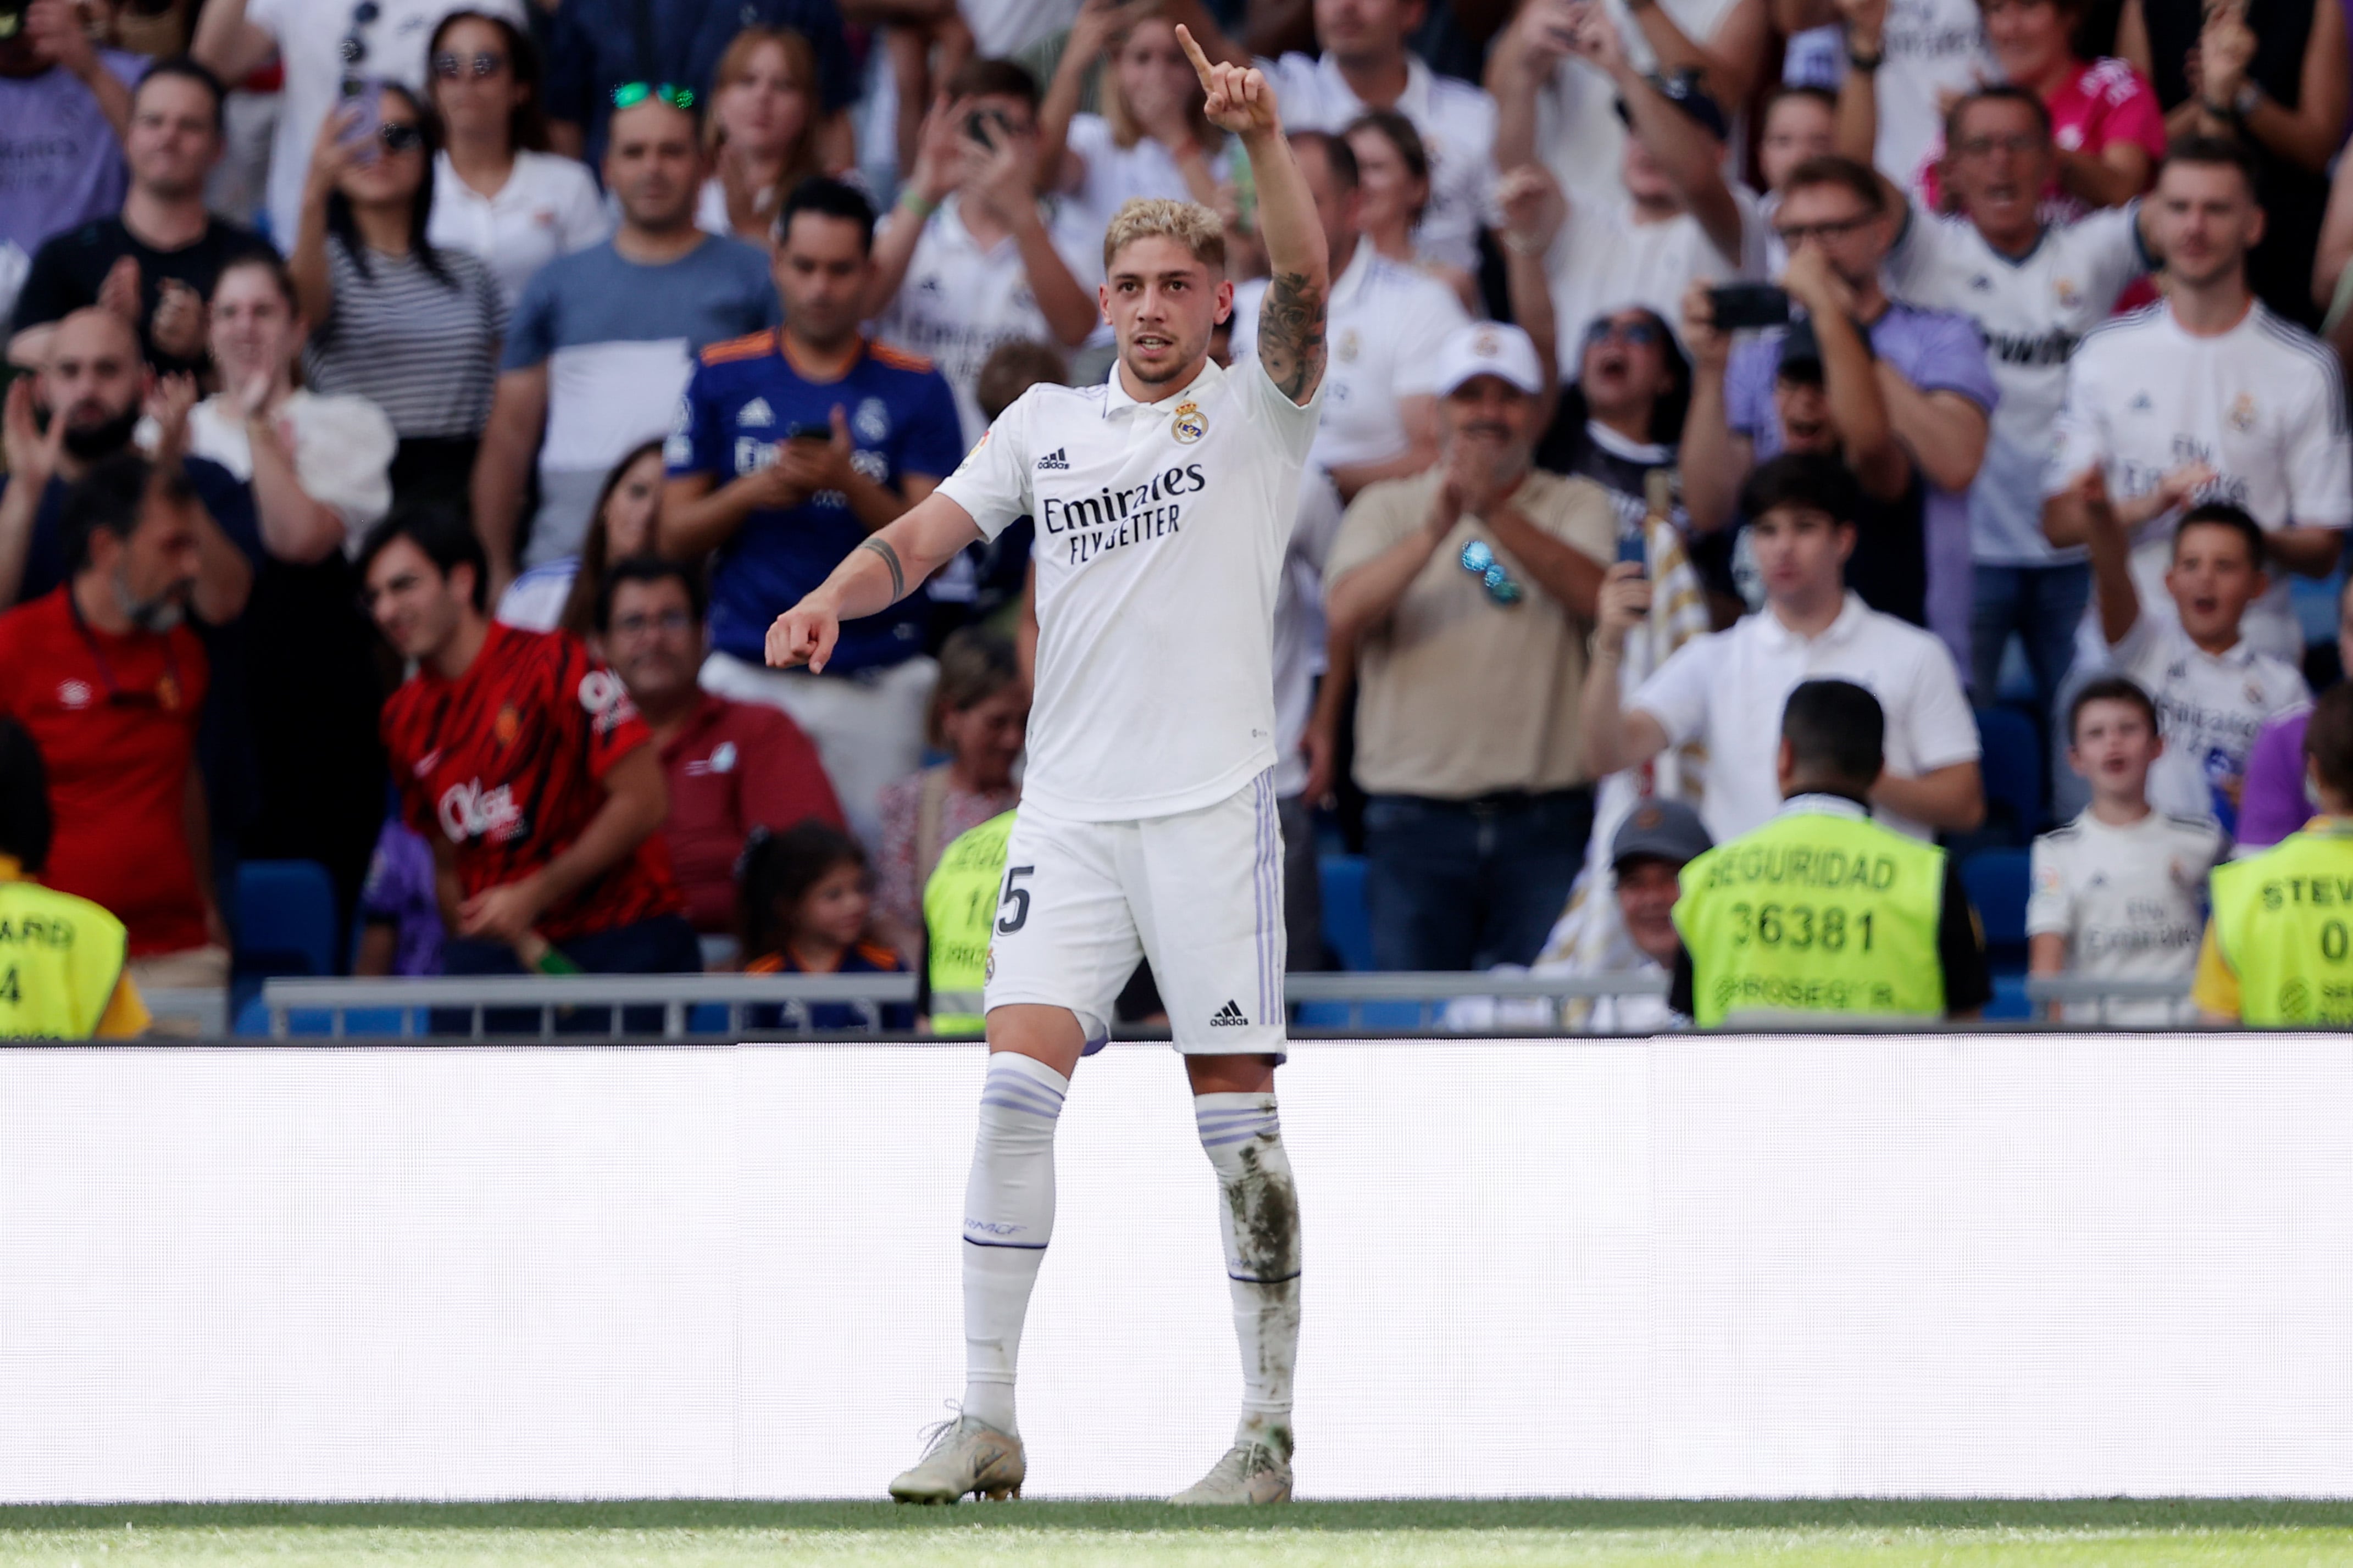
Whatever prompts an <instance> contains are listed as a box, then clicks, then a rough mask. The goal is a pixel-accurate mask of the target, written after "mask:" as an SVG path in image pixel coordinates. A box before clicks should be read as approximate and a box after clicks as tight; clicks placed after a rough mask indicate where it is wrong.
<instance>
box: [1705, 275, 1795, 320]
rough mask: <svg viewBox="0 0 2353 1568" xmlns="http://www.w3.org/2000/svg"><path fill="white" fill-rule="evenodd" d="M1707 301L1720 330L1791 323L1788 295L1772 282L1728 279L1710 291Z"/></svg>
mask: <svg viewBox="0 0 2353 1568" xmlns="http://www.w3.org/2000/svg"><path fill="white" fill-rule="evenodd" d="M1707 305H1708V310H1709V311H1710V313H1711V314H1713V315H1714V316H1715V330H1716V331H1719V332H1739V331H1754V330H1755V329H1757V328H1759V327H1786V326H1788V324H1789V295H1788V290H1787V289H1781V288H1778V287H1777V286H1775V285H1773V284H1771V283H1726V284H1723V285H1721V286H1720V287H1717V288H1715V289H1709V290H1708V291H1707Z"/></svg>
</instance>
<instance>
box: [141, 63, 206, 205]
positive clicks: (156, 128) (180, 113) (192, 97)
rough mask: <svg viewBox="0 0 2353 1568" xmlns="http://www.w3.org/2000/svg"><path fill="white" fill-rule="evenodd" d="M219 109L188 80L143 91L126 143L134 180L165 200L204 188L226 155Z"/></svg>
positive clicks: (164, 79)
mask: <svg viewBox="0 0 2353 1568" xmlns="http://www.w3.org/2000/svg"><path fill="white" fill-rule="evenodd" d="M213 109H214V103H213V95H212V94H211V93H209V92H207V91H206V90H205V88H204V85H203V84H202V83H201V82H194V81H190V80H189V79H187V78H186V77H184V76H160V77H157V78H156V79H154V80H153V81H150V82H148V83H146V84H145V85H144V86H142V87H141V88H140V89H139V95H138V96H137V97H136V98H134V99H132V100H131V127H130V134H129V135H128V136H126V137H125V138H124V139H123V142H122V159H123V162H124V163H128V164H130V166H131V177H132V179H133V180H134V181H136V182H137V183H138V184H140V185H141V186H142V187H143V188H145V189H147V190H151V191H153V192H155V193H156V194H158V195H184V194H185V193H188V192H192V191H195V190H197V189H198V188H200V187H201V186H202V185H203V184H204V183H205V176H206V174H210V173H211V172H212V166H213V163H214V161H215V160H216V159H217V158H218V157H219V155H220V138H219V136H218V135H216V133H215V132H214V131H213Z"/></svg>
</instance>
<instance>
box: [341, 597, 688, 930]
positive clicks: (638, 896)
mask: <svg viewBox="0 0 2353 1568" xmlns="http://www.w3.org/2000/svg"><path fill="white" fill-rule="evenodd" d="M652 738H653V737H652V735H651V734H650V733H649V731H647V729H646V723H645V721H644V720H642V719H640V718H638V710H637V705H636V704H635V703H633V702H631V701H630V700H629V694H628V690H627V689H624V688H623V686H622V685H621V678H620V677H619V676H617V675H615V674H614V673H613V672H612V671H611V670H609V669H607V668H605V667H604V666H603V665H601V664H599V663H597V662H596V660H595V659H594V658H590V657H589V654H588V649H587V647H586V646H585V645H583V644H582V642H581V641H580V639H579V638H578V637H573V636H572V635H571V634H569V633H567V632H526V631H519V630H517V629H516V628H515V627H513V626H501V625H493V626H491V635H490V638H489V640H488V641H486V642H484V643H483V644H482V647H481V651H480V653H477V654H476V655H475V656H474V661H473V663H472V664H470V665H469V666H468V667H467V668H466V673H465V674H463V675H461V676H459V678H458V679H455V680H448V679H443V678H442V677H440V676H439V675H437V674H435V673H434V672H433V671H432V670H430V669H426V668H420V669H418V670H417V673H416V674H414V675H412V676H410V677H409V678H408V679H407V680H406V681H405V682H403V683H402V685H401V688H400V689H399V690H397V691H396V692H394V693H393V694H392V700H390V701H388V702H386V703H385V705H384V744H385V752H387V753H389V755H390V757H391V760H392V768H393V776H394V777H395V778H396V779H397V780H398V781H399V784H400V801H401V814H402V816H405V817H406V819H407V822H408V825H409V826H411V827H413V828H415V829H416V830H417V832H418V833H420V834H423V835H424V836H425V837H426V838H427V841H428V842H429V841H432V840H433V839H434V838H435V837H436V836H437V835H438V837H440V838H441V839H443V840H446V841H447V842H448V843H450V844H452V845H455V846H456V847H457V864H458V879H459V883H460V885H461V886H462V887H463V889H464V890H465V895H466V897H468V898H471V897H473V896H474V895H475V894H476V893H479V892H481V891H482V890H483V889H488V888H496V887H500V886H502V885H504V884H506V883H509V882H513V881H517V880H520V879H522V878H523V877H526V876H529V875H530V874H531V873H532V872H533V871H536V870H538V869H539V868H541V867H543V866H544V865H546V864H547V863H548V862H549V861H550V860H552V859H554V858H555V857H556V856H558V855H560V854H562V853H563V852H564V851H565V849H566V848H568V847H571V845H572V843H573V841H574V840H575V839H576V838H578V837H580V835H581V833H582V832H583V831H584V830H585V829H586V827H587V826H588V824H589V821H590V820H591V819H592V818H594V817H595V816H596V813H597V811H598V810H599V809H600V808H601V807H602V806H603V805H604V804H605V789H604V786H603V784H602V783H601V782H600V781H602V780H603V778H604V777H605V774H606V773H607V771H609V770H610V769H611V768H612V766H613V764H614V763H617V762H619V761H620V760H621V758H623V757H624V756H627V755H628V753H629V752H633V751H635V750H637V749H638V747H639V746H643V745H648V744H649V743H650V742H651V741H652ZM684 907H685V905H684V902H683V900H681V898H680V897H679V891H678V886H677V884H676V883H675V882H674V881H673V880H672V879H671V877H670V850H669V847H667V846H666V845H665V844H664V843H663V841H662V836H661V835H660V834H659V833H656V834H654V835H652V836H651V837H649V838H647V840H646V841H645V842H644V843H642V844H640V845H638V847H637V849H636V850H635V851H634V852H633V853H632V854H630V856H629V857H628V858H627V859H624V860H622V861H621V862H620V863H619V864H618V865H617V866H615V867H613V868H611V869H610V870H608V871H607V872H606V873H605V874H604V875H603V876H601V877H599V878H597V879H596V880H594V881H592V882H590V883H589V884H588V885H587V886H586V887H584V888H582V889H580V890H579V891H578V892H576V893H575V894H573V895H572V896H571V897H570V898H568V899H565V900H563V901H562V902H560V903H557V904H554V905H553V906H551V907H550V908H549V909H548V910H546V911H545V912H544V913H543V914H542V915H541V916H540V919H539V921H538V930H539V933H540V934H541V935H542V936H544V937H545V938H547V940H548V941H550V942H554V943H556V944H558V945H559V946H560V945H562V943H563V942H564V941H565V938H567V937H576V936H586V935H587V934H589V933H591V932H595V931H610V930H612V929H613V928H615V927H617V926H625V925H629V924H632V923H634V922H636V921H642V920H650V919H652V918H653V917H654V916H656V915H666V914H676V913H678V912H680V911H681V910H682V909H683V908H684Z"/></svg>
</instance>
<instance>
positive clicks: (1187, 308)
mask: <svg viewBox="0 0 2353 1568" xmlns="http://www.w3.org/2000/svg"><path fill="white" fill-rule="evenodd" d="M1098 297H1099V298H1100V300H1101V301H1102V304H1103V319H1104V320H1105V321H1109V322H1110V323H1111V330H1112V335H1113V337H1114V338H1115V339H1116V340H1117V341H1118V343H1119V360H1120V363H1122V364H1123V365H1124V366H1126V367H1127V374H1129V375H1131V376H1133V377H1134V379H1135V381H1136V382H1137V384H1140V385H1144V386H1169V387H1173V386H1181V385H1183V384H1185V383H1187V382H1188V381H1190V380H1192V378H1193V375H1194V374H1195V373H1196V372H1197V371H1198V370H1199V369H1200V367H1201V363H1202V361H1203V360H1205V359H1206V358H1207V357H1208V353H1209V331H1210V329H1211V328H1213V327H1215V326H1216V325H1217V324H1218V322H1219V321H1223V320H1224V319H1225V318H1226V317H1227V316H1228V315H1229V314H1230V313H1231V312H1232V310H1233V304H1234V286H1233V285H1232V284H1230V283H1229V282H1227V281H1225V280H1224V279H1221V278H1219V277H1218V276H1217V275H1216V274H1215V273H1213V272H1212V271H1211V270H1210V268H1209V267H1208V264H1207V263H1206V262H1202V261H1199V260H1197V259H1195V258H1194V256H1193V253H1192V252H1191V251H1190V250H1187V248H1186V247H1184V246H1182V245H1179V244H1178V243H1177V242H1176V241H1175V240H1173V239H1170V238H1168V237H1166V236H1165V235H1150V236H1147V237H1145V238H1143V239H1138V240H1134V241H1132V242H1130V243H1129V244H1127V245H1125V246H1123V247H1121V248H1120V252H1119V254H1118V255H1116V256H1114V257H1113V258H1111V275H1110V277H1109V278H1107V279H1104V281H1103V286H1102V289H1101V290H1100V293H1099V296H1098Z"/></svg>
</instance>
